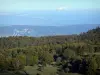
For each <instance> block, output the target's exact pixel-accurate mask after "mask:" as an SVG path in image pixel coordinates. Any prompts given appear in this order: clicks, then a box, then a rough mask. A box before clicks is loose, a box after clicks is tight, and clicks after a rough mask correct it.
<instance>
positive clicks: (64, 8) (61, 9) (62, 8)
mask: <svg viewBox="0 0 100 75" xmlns="http://www.w3.org/2000/svg"><path fill="white" fill-rule="evenodd" d="M66 9H67V8H66V7H59V8H57V10H58V11H63V10H66Z"/></svg>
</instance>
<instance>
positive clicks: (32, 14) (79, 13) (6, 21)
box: [0, 0, 100, 26]
mask: <svg viewBox="0 0 100 75" xmlns="http://www.w3.org/2000/svg"><path fill="white" fill-rule="evenodd" d="M70 24H71V25H72V24H75V25H76V24H100V0H0V26H2V25H70Z"/></svg>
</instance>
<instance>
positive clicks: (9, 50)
mask: <svg viewBox="0 0 100 75" xmlns="http://www.w3.org/2000/svg"><path fill="white" fill-rule="evenodd" d="M0 75H100V27H96V28H94V29H91V30H89V31H88V32H82V33H80V34H79V35H78V34H72V35H56V36H41V37H29V36H9V37H0Z"/></svg>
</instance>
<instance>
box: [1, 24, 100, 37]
mask: <svg viewBox="0 0 100 75" xmlns="http://www.w3.org/2000/svg"><path fill="white" fill-rule="evenodd" d="M97 26H100V25H99V24H98V25H97V24H96V25H93V24H92V25H86V24H85V25H68V26H31V25H12V26H1V27H0V36H3V37H4V36H34V37H38V36H53V35H70V34H80V33H81V32H87V31H88V30H90V29H93V28H96V27H97Z"/></svg>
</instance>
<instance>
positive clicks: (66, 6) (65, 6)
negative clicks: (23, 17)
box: [0, 0, 100, 12]
mask: <svg viewBox="0 0 100 75" xmlns="http://www.w3.org/2000/svg"><path fill="white" fill-rule="evenodd" d="M74 9H75V10H77V9H100V0H0V12H21V11H22V12H23V11H33V10H74Z"/></svg>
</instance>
